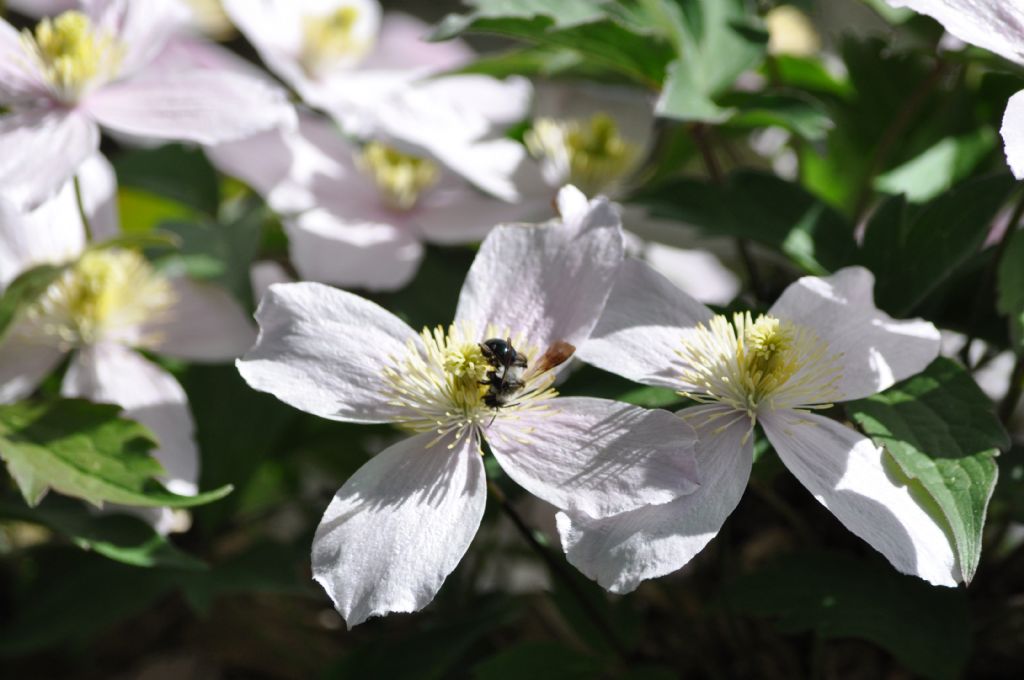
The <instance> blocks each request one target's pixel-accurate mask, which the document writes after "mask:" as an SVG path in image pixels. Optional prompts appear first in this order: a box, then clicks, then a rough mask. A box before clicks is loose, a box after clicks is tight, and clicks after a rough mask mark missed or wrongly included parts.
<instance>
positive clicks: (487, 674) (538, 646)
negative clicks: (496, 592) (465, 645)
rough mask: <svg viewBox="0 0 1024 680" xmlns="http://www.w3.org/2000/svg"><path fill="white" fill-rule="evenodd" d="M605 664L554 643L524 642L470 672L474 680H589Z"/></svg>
mask: <svg viewBox="0 0 1024 680" xmlns="http://www.w3.org/2000/svg"><path fill="white" fill-rule="evenodd" d="M604 667H605V664H604V662H603V661H601V660H600V659H597V658H595V657H593V656H591V655H589V654H583V653H581V652H578V651H576V650H574V649H569V648H568V647H564V646H562V645H559V644H556V643H554V642H534V641H527V642H522V643H519V644H517V645H514V646H511V647H508V648H506V649H503V650H502V651H500V652H498V653H497V654H495V655H494V656H492V657H491V658H489V659H487V660H486V661H483V662H481V663H479V664H477V665H476V667H474V668H473V677H474V678H476V680H522V678H530V680H574V679H578V680H589V678H595V677H599V676H600V675H601V671H602V670H603V669H604Z"/></svg>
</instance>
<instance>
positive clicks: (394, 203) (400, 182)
mask: <svg viewBox="0 0 1024 680" xmlns="http://www.w3.org/2000/svg"><path fill="white" fill-rule="evenodd" d="M356 164H357V165H358V166H359V169H360V170H362V171H363V173H365V174H366V175H367V176H369V177H370V178H371V179H373V182H374V184H376V185H377V190H378V191H379V192H380V195H381V198H382V199H383V200H384V202H385V203H386V204H387V205H388V206H389V207H391V208H395V209H397V210H411V209H412V208H413V206H415V205H416V202H417V201H418V200H419V198H420V196H421V195H422V194H423V192H424V191H426V190H427V189H429V188H430V187H432V186H434V184H436V183H437V180H438V176H439V175H440V171H439V169H438V167H437V164H436V163H434V162H433V161H430V160H428V159H426V158H420V157H418V156H413V155H410V154H407V153H402V152H401V151H399V150H398V149H395V148H394V147H390V146H388V145H386V144H381V143H380V142H370V143H368V144H367V145H366V146H364V147H363V150H362V152H361V153H360V154H359V156H358V157H357V158H356Z"/></svg>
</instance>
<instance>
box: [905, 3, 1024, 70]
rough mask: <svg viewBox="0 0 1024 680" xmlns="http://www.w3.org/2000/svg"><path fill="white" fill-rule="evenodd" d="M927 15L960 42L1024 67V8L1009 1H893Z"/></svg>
mask: <svg viewBox="0 0 1024 680" xmlns="http://www.w3.org/2000/svg"><path fill="white" fill-rule="evenodd" d="M889 4H891V5H893V6H895V7H909V8H910V9H912V10H914V11H915V12H920V13H921V14H927V15H928V16H930V17H932V18H933V19H935V20H936V21H938V22H939V23H940V24H942V26H943V27H944V28H945V29H946V30H947V31H949V32H950V33H952V34H953V35H955V36H956V37H957V38H960V39H961V40H963V41H964V42H969V43H971V44H972V45H977V46H978V47H984V48H985V49H987V50H991V51H992V52H995V53H996V54H999V55H1001V56H1003V57H1006V58H1007V59H1009V60H1010V61H1015V62H1017V63H1018V64H1024V7H1022V6H1021V5H1019V4H1017V3H1015V2H1006V0H889Z"/></svg>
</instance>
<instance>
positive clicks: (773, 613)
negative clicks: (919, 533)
mask: <svg viewBox="0 0 1024 680" xmlns="http://www.w3.org/2000/svg"><path fill="white" fill-rule="evenodd" d="M723 599H724V601H725V602H726V603H727V604H728V605H729V606H730V607H731V608H732V609H735V610H738V611H740V612H743V613H747V614H751V615H755V616H766V617H772V618H774V619H776V620H777V626H778V627H779V629H781V630H782V631H783V632H787V633H795V632H802V631H807V630H813V631H815V632H816V633H817V634H818V635H820V636H821V637H823V638H849V637H853V638H860V639H864V640H869V641H871V642H873V643H875V644H876V645H878V646H879V647H881V648H883V649H885V650H886V651H888V652H889V653H890V654H892V655H893V656H895V657H896V658H897V659H899V660H900V661H901V662H902V663H903V664H905V665H906V666H907V667H908V668H909V669H910V670H912V671H914V672H915V673H917V674H920V675H923V676H925V677H929V678H941V679H945V678H949V679H950V680H952V679H953V678H957V677H959V676H960V673H961V672H962V670H963V668H964V666H965V665H966V663H967V659H968V655H969V654H970V647H971V629H970V621H969V619H970V617H969V616H968V611H967V598H966V596H965V594H964V592H963V591H961V590H956V589H952V588H935V587H932V586H930V585H928V584H927V583H925V582H924V581H922V580H920V579H917V578H914V577H912V576H905V575H903V574H899V573H897V572H896V571H894V570H893V569H892V568H891V567H890V566H889V565H887V564H884V563H882V562H881V561H880V560H875V561H870V562H868V561H862V560H857V559H854V558H851V557H848V556H845V555H838V554H832V553H820V552H808V553H798V554H793V555H788V556H786V557H783V558H782V559H779V560H778V561H776V562H775V563H773V564H772V565H770V566H769V567H767V568H765V569H763V570H761V571H758V572H756V573H754V574H750V575H748V576H744V577H741V578H740V579H738V580H737V581H735V582H733V583H732V584H731V585H729V586H727V587H726V589H725V591H724V593H723Z"/></svg>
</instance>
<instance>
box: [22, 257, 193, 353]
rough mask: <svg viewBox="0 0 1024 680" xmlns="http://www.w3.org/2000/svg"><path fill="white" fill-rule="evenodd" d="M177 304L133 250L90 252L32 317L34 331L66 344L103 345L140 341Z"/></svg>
mask: <svg viewBox="0 0 1024 680" xmlns="http://www.w3.org/2000/svg"><path fill="white" fill-rule="evenodd" d="M174 301H175V296H174V291H173V290H172V289H171V285H170V283H169V282H168V281H167V279H166V278H165V277H164V276H162V275H161V274H159V273H157V272H156V271H155V270H154V269H153V267H152V266H151V265H150V264H149V262H147V261H146V259H145V258H143V257H142V256H141V255H139V254H138V253H137V252H134V251H130V250H119V249H114V248H112V249H109V250H94V251H90V252H87V253H86V254H85V255H83V256H82V257H81V259H79V260H78V261H77V262H75V263H74V264H73V265H71V266H70V267H69V268H68V269H67V270H66V271H65V272H64V273H63V274H61V276H60V277H59V278H58V279H57V280H56V281H54V282H53V283H51V284H50V286H49V287H48V288H47V289H46V291H45V292H44V293H43V295H42V296H41V297H40V298H39V300H38V301H36V302H35V304H33V305H32V306H31V307H29V309H28V311H27V316H28V319H29V320H30V321H31V322H33V327H34V328H37V329H39V330H41V331H42V332H43V333H44V334H45V335H47V336H50V337H53V338H56V339H57V340H58V341H59V342H60V343H61V344H66V345H72V346H73V345H88V344H92V343H94V342H96V341H98V340H102V339H121V340H126V341H137V340H139V338H138V337H133V336H132V334H133V333H136V332H137V329H138V327H139V326H140V325H141V324H142V323H144V322H145V321H148V320H151V319H152V318H153V317H155V316H157V315H159V314H161V313H163V312H164V311H166V309H167V308H168V307H170V306H171V305H172V304H173V303H174Z"/></svg>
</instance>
